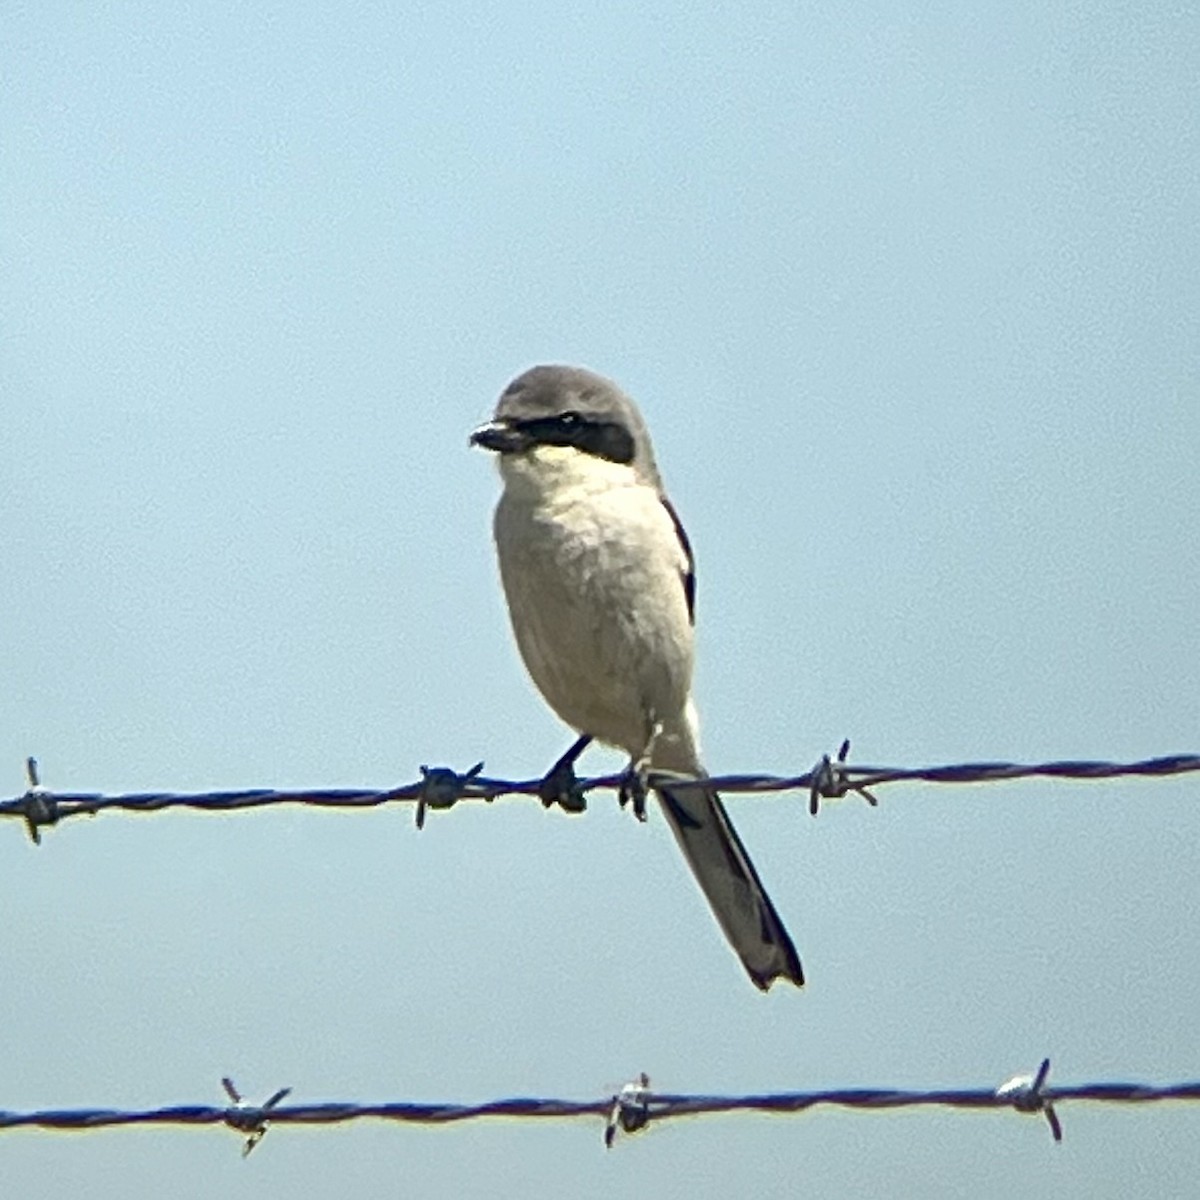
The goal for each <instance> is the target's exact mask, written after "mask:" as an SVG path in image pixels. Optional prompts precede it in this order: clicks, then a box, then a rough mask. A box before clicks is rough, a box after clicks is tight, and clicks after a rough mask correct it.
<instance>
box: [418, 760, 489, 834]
mask: <svg viewBox="0 0 1200 1200" xmlns="http://www.w3.org/2000/svg"><path fill="white" fill-rule="evenodd" d="M482 770H483V763H482V762H477V763H476V764H475V765H474V766H473V767H471V768H470V770H468V771H466V772H464V773H463V774H462V775H460V774H459V773H458V772H457V771H453V770H451V769H450V768H449V767H426V766H424V765H423V766H422V767H421V791H420V794H419V795H418V796H417V828H418V829H424V828H425V810H426V809H427V808H440V809H446V808H452V807H453V806H454V805H455V804H457V803H458V802H459V801H460V800H461V799H462V798H463V797H464V796H465V795H466V793H467V788H468V785H469V784H471V783H472V782H473V781H474V780H475V779H477V778H478V776H479V772H480V771H482Z"/></svg>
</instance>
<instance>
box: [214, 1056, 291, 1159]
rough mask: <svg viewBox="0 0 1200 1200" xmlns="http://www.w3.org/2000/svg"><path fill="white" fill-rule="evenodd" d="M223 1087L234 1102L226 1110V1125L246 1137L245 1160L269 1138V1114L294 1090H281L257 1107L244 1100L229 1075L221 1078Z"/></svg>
mask: <svg viewBox="0 0 1200 1200" xmlns="http://www.w3.org/2000/svg"><path fill="white" fill-rule="evenodd" d="M221 1086H222V1087H223V1088H224V1089H225V1094H226V1095H227V1096H228V1097H229V1099H230V1101H231V1102H232V1103H231V1105H230V1107H229V1108H227V1109H226V1110H225V1124H226V1125H228V1126H229V1128H230V1129H235V1130H237V1132H238V1133H240V1134H244V1135H245V1137H246V1143H245V1145H244V1146H243V1147H242V1157H243V1158H245V1157H247V1155H249V1153H250V1151H251V1150H253V1149H254V1147H255V1146H257V1145H258V1143H259V1142H261V1141H262V1140H263V1138H264V1137H266V1136H267V1124H268V1123H269V1121H270V1117H269V1115H268V1114H269V1113H270V1112H271V1110H272V1109H273V1108H275V1107H276V1105H278V1104H279V1102H280V1101H281V1100H283V1099H285V1098H286V1097H287V1096H290V1095H291V1092H292V1089H291V1088H290V1087H285V1088H280V1089H279V1090H278V1091H277V1092H276V1093H275V1094H274V1095H273V1096H271V1097H270V1098H269V1099H268V1100H267V1101H266V1103H265V1104H260V1105H255V1104H249V1103H248V1102H247V1101H246V1100H245V1099H243V1097H242V1094H241V1093H240V1092H239V1091H238V1090H237V1087H236V1086H235V1085H234V1082H233V1080H232V1079H230V1078H229V1076H228V1075H223V1076H222V1077H221Z"/></svg>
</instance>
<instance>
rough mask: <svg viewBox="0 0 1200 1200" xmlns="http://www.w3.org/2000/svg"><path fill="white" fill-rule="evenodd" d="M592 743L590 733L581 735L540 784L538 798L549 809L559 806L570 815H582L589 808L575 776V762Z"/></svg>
mask: <svg viewBox="0 0 1200 1200" xmlns="http://www.w3.org/2000/svg"><path fill="white" fill-rule="evenodd" d="M591 743H592V735H591V734H590V733H584V734H580V736H579V737H577V738H576V739H575V741H574V742H572V743H571V748H570V749H569V750H568V751H567V752H566V754H564V755H563V756H562V758H560V759H559V760H558V762H556V763H555V764H554V766H552V767H551V768H550V770H549V771H547V772H546V774H545V775H544V776H543V778H542V781H541V783H539V784H538V796H540V797H541V801H542V803H543V804H544V805H545V806H546V807H547V808H550V807H551V806H553V805H555V804H557V805H559V806H560V807H561V808H562V809H563V811H564V812H569V813H581V812H583V810H584V809H585V808H587V800H586V799H585V797H584V794H583V792H582V791H581V790H580V787H579V777H578V776H577V775H576V774H575V760H576V759H577V758H578V757H579V756H580V755H581V754H582V753H583V752H584V751H585V750H586V749H587V748H588V746H590V745H591Z"/></svg>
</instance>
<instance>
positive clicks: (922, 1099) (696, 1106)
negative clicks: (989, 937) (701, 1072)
mask: <svg viewBox="0 0 1200 1200" xmlns="http://www.w3.org/2000/svg"><path fill="white" fill-rule="evenodd" d="M1029 1095H1030V1093H1029V1092H1028V1091H1027V1090H1026V1091H1018V1092H1017V1093H1016V1094H1013V1093H1009V1094H1006V1093H1005V1090H1004V1088H1000V1089H996V1088H937V1089H933V1090H921V1091H912V1090H901V1089H895V1088H836V1089H831V1090H824V1091H810V1092H775V1093H757V1094H748V1095H733V1096H724V1095H689V1094H676V1093H660V1092H650V1091H645V1092H643V1093H639V1096H638V1104H639V1105H641V1106H642V1107H643V1108H644V1109H645V1111H646V1114H647V1116H646V1119H647V1120H651V1119H652V1120H653V1121H660V1120H664V1119H666V1118H668V1117H685V1116H698V1115H701V1114H716V1113H732V1112H746V1111H752V1112H764V1113H799V1112H804V1111H806V1110H808V1109H811V1108H818V1107H822V1106H825V1107H840V1108H849V1109H865V1110H873V1111H880V1110H885V1109H894V1108H916V1107H929V1106H938V1107H949V1108H965V1109H1002V1108H1010V1109H1011V1108H1016V1109H1018V1110H1021V1111H1039V1110H1040V1109H1042V1108H1044V1107H1048V1106H1050V1105H1051V1104H1058V1103H1061V1102H1063V1101H1076V1100H1081V1101H1082V1100H1087V1101H1091V1102H1093V1103H1100V1104H1145V1103H1157V1102H1163V1101H1197V1100H1200V1081H1194V1082H1185V1083H1174V1084H1150V1083H1121V1082H1099V1083H1086V1084H1080V1085H1076V1086H1070V1087H1043V1088H1041V1089H1040V1090H1039V1091H1038V1092H1037V1093H1036V1096H1035V1098H1034V1100H1035V1102H1034V1103H1030V1102H1029ZM618 1100H619V1097H613V1096H609V1097H605V1098H602V1099H597V1100H561V1099H541V1098H536V1097H522V1096H515V1097H510V1098H508V1099H500V1100H489V1101H485V1102H483V1103H479V1104H459V1103H442V1104H423V1103H412V1102H389V1103H382V1104H360V1103H355V1102H330V1103H320V1104H289V1105H282V1104H281V1105H279V1106H277V1107H269V1108H268V1107H263V1108H255V1107H253V1106H247V1105H235V1106H233V1107H230V1106H217V1105H207V1104H176V1105H170V1106H168V1107H164V1108H149V1109H132V1110H125V1109H112V1108H76V1109H41V1110H37V1111H32V1112H9V1111H5V1110H0V1129H22V1128H38V1129H57V1130H76V1131H79V1130H90V1129H101V1128H105V1127H111V1126H120V1125H218V1124H228V1125H231V1126H233V1127H234V1128H237V1129H243V1130H244V1129H246V1128H249V1127H252V1126H254V1125H255V1124H256V1123H257V1124H259V1125H262V1124H266V1123H268V1122H269V1123H270V1124H272V1125H275V1124H280V1125H337V1124H342V1123H344V1122H347V1121H359V1120H368V1119H374V1120H386V1121H396V1122H402V1123H408V1124H420V1125H443V1124H450V1123H453V1122H459V1121H475V1120H483V1119H489V1118H492V1119H494V1118H506V1119H513V1120H544V1119H552V1120H570V1119H575V1118H579V1117H608V1116H609V1114H610V1113H611V1112H612V1110H613V1105H614V1102H615V1101H618Z"/></svg>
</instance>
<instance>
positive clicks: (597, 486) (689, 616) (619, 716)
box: [471, 366, 804, 991]
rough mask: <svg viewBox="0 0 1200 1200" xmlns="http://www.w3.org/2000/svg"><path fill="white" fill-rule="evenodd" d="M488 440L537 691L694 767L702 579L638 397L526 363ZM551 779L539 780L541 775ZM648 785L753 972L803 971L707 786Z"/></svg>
mask: <svg viewBox="0 0 1200 1200" xmlns="http://www.w3.org/2000/svg"><path fill="white" fill-rule="evenodd" d="M471 441H472V443H473V444H475V445H477V446H482V447H484V448H485V449H487V450H493V451H495V452H496V454H497V456H498V459H499V466H500V475H501V477H502V478H503V481H504V492H503V494H502V495H501V497H500V501H499V503H498V504H497V506H496V515H495V526H494V528H495V536H496V550H497V553H498V555H499V560H500V576H501V579H502V580H503V583H504V592H505V596H506V597H507V599H508V611H509V616H510V618H511V620H512V627H513V632H514V634H515V635H516V639H517V645H518V647H519V648H520V651H521V657H522V658H523V659H524V662H525V667H526V669H527V670H528V671H529V674H530V675H531V676H532V677H533V681H534V683H536V684H537V686H538V688H539V690H540V691H541V693H542V695H543V697H544V698H545V699H546V702H547V703H548V704H549V705H550V707H551V708H552V709H554V711H555V712H556V713H557V714H558V715H559V716H560V717H561V718H562V719H563V720H564V721H565V722H566V723H567V724H568V725H570V726H571V727H573V728H574V729H575V730H576V731H577V732H578V733H579V734H580V735H581V736H580V738H579V740H578V741H577V742H576V743H575V745H574V746H572V748H571V750H569V751H568V752H567V755H565V756H564V758H563V759H562V760H560V762H559V764H558V766H557V767H556V768H555V769H556V771H560V770H562V769H563V768H564V767H565V768H566V769H567V770H568V771H570V769H571V768H570V764H571V763H572V762H573V761H574V758H575V757H576V756H577V755H578V753H579V752H580V751H581V750H582V749H583V747H584V746H586V745H587V743H588V742H589V741H591V740H592V739H593V738H595V739H597V740H599V741H601V742H606V743H608V744H609V745H612V746H617V747H619V748H620V749H622V750H624V751H625V752H626V753H628V754H629V756H630V760H631V771H632V772H633V774H634V777H635V778H638V777H642V776H644V774H645V773H646V772H647V771H650V772H670V773H675V774H678V775H685V776H691V777H696V776H703V775H704V773H705V772H704V768H703V767H702V766H701V763H700V751H699V746H698V730H697V723H696V710H695V707H694V706H693V704H692V700H691V695H690V692H691V683H692V657H693V637H692V623H693V615H694V607H695V592H696V579H695V575H694V574H693V561H692V551H691V546H690V545H689V544H688V539H687V535H686V534H685V533H684V530H683V525H682V524H681V523H680V520H679V516H678V514H677V513H676V512H675V509H674V508H673V507H672V506H671V502H670V501H669V500H668V499H667V497H666V495H665V494H664V492H663V486H662V481H661V479H660V478H659V474H658V468H657V466H656V465H655V462H654V450H653V447H652V446H651V444H650V434H649V432H648V431H647V429H646V424H645V422H644V421H643V420H642V416H641V413H640V412H639V411H638V409H637V406H636V405H635V404H634V403H633V401H632V400H630V399H629V397H628V396H626V395H625V394H624V393H623V392H622V391H621V390H620V389H619V388H618V387H617V386H616V384H614V383H612V382H611V381H609V380H607V379H605V378H603V377H602V376H600V375H596V374H594V373H593V372H591V371H586V370H583V369H582V368H579V367H564V366H541V367H533V368H532V369H531V370H528V371H526V372H525V373H524V374H523V375H520V376H519V377H518V378H516V379H514V380H513V382H512V383H510V384H509V385H508V387H507V388H506V389H505V390H504V393H503V395H502V396H501V397H500V401H499V404H498V405H497V407H496V415H495V418H494V420H492V421H490V422H489V423H488V424H486V425H484V426H482V427H481V428H479V429H477V430H476V431H475V432H474V433H473V434H472V435H471ZM548 778H549V777H548ZM656 790H657V793H658V797H659V800H660V801H661V803H662V806H663V811H664V812H665V813H666V815H667V820H668V821H669V822H670V825H671V828H672V830H673V831H674V833H675V837H676V840H677V841H678V842H679V846H680V848H681V849H682V850H683V853H684V857H685V858H686V859H687V861H688V865H689V866H690V867H691V868H692V872H693V874H694V875H695V877H696V881H697V882H698V883H699V885H700V888H701V890H702V891H703V892H704V894H705V896H707V897H708V902H709V904H710V905H711V906H712V910H713V913H714V915H715V916H716V918H717V921H718V923H719V924H720V926H721V928H722V929H723V930H724V931H725V936H726V937H727V938H728V939H729V941H730V944H731V945H732V946H733V948H734V950H735V951H736V952H737V955H738V957H739V958H740V959H741V960H742V963H743V965H744V966H745V968H746V970H747V972H749V975H750V978H751V979H752V980H753V981H754V983H755V985H756V986H757V987H759V988H761V989H763V990H764V991H765V990H766V989H767V988H769V987H770V986H771V983H772V982H773V981H774V980H775V979H778V978H780V977H782V978H784V979H788V980H790V981H791V982H792V983H794V984H797V985H800V984H802V983H803V982H804V973H803V971H802V970H801V967H800V958H799V956H798V955H797V953H796V948H795V947H794V946H793V945H792V939H791V938H790V937H789V936H788V934H787V931H786V930H785V929H784V927H783V922H782V921H781V920H780V918H779V914H778V913H777V912H776V911H775V907H774V905H773V904H772V903H771V901H770V899H769V897H768V896H767V893H766V891H765V890H764V888H763V885H762V883H761V882H760V880H759V878H758V874H757V873H756V872H755V870H754V866H753V864H752V863H751V862H750V856H749V855H748V854H747V853H746V849H745V847H744V846H743V845H742V843H741V840H740V839H739V838H738V835H737V833H736V832H735V831H734V828H733V824H732V822H731V821H730V820H729V817H728V815H727V814H726V812H725V809H724V807H723V806H722V804H721V801H720V799H719V797H718V796H717V794H716V793H715V792H711V791H703V790H700V789H697V788H679V789H675V788H671V787H666V786H663V785H662V782H661V780H659V781H656Z"/></svg>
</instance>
